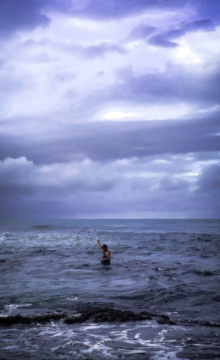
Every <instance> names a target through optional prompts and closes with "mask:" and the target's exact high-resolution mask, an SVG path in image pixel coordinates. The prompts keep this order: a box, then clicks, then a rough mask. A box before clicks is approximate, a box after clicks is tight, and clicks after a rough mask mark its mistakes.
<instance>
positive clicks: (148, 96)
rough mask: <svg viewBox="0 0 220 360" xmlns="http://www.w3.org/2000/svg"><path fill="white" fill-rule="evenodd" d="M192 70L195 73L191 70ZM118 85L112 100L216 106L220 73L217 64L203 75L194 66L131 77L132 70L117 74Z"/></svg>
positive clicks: (219, 89)
mask: <svg viewBox="0 0 220 360" xmlns="http://www.w3.org/2000/svg"><path fill="white" fill-rule="evenodd" d="M194 68H195V71H194ZM117 77H118V79H120V80H122V82H123V83H122V84H118V85H117V86H116V87H115V88H114V90H113V89H112V93H114V94H115V98H116V99H120V100H123V99H124V100H125V99H127V101H129V100H130V99H132V101H133V102H135V101H137V102H144V101H145V102H146V101H147V102H150V103H152V102H153V101H154V100H156V101H160V102H166V103H167V102H169V103H170V105H171V104H175V103H177V102H184V101H185V102H187V103H196V104H202V105H203V106H204V104H207V105H209V104H210V105H215V104H219V103H220V71H219V68H218V63H216V64H215V63H212V70H211V71H210V72H208V73H206V67H204V71H202V70H200V71H199V72H198V71H197V68H196V67H193V66H190V67H183V66H179V65H174V64H172V63H168V64H167V69H166V71H164V72H160V73H158V72H155V73H147V74H142V75H135V74H134V72H133V71H132V69H130V68H127V69H120V70H118V71H117Z"/></svg>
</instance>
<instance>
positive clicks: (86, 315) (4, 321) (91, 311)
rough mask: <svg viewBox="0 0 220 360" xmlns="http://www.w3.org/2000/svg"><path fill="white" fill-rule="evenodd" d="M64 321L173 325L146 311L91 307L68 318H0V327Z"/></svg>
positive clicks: (165, 317) (61, 316) (44, 316)
mask: <svg viewBox="0 0 220 360" xmlns="http://www.w3.org/2000/svg"><path fill="white" fill-rule="evenodd" d="M61 319H64V322H65V323H66V324H74V323H82V322H86V321H92V322H127V321H142V320H156V321H157V322H158V323H159V324H170V325H173V324H174V322H172V321H171V320H170V319H169V317H168V316H166V315H157V314H151V313H148V312H146V311H142V312H140V313H135V312H133V311H131V310H119V309H114V308H109V307H92V308H86V309H85V308H79V309H75V312H74V313H73V314H71V315H70V316H68V314H67V313H59V314H57V313H47V314H44V315H38V316H23V315H14V316H7V317H0V325H2V326H8V325H14V324H30V323H33V322H40V323H43V322H49V321H51V320H61Z"/></svg>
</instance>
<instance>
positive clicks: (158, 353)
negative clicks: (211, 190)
mask: <svg viewBox="0 0 220 360" xmlns="http://www.w3.org/2000/svg"><path fill="white" fill-rule="evenodd" d="M85 227H91V228H93V229H95V230H96V231H97V233H98V236H99V239H100V242H101V244H103V243H106V244H107V245H108V247H109V250H110V252H111V265H109V266H103V265H102V264H100V259H101V257H102V253H101V251H100V250H99V248H98V246H97V243H96V240H97V239H96V238H95V236H94V243H93V244H92V245H93V246H91V247H90V244H89V245H88V247H85V248H83V246H81V247H80V244H79V241H78V240H77V234H78V233H79V231H80V230H81V229H83V228H85ZM80 241H83V239H82V238H80ZM91 241H93V240H91ZM0 244H1V247H0V320H1V319H2V318H5V317H8V316H14V315H16V314H20V315H22V316H26V317H33V316H36V315H44V314H49V313H55V314H62V313H64V312H65V313H67V314H72V313H73V314H78V312H79V310H78V309H79V308H82V309H83V308H84V309H88V308H110V309H121V310H123V311H125V310H132V311H133V312H135V313H140V312H142V311H146V312H149V313H152V314H156V315H166V316H168V317H169V319H170V320H171V323H160V322H158V321H157V318H155V317H153V318H152V319H149V320H137V321H128V322H121V321H114V322H111V321H103V322H95V321H93V320H92V319H91V320H87V321H86V322H82V323H73V324H67V323H65V322H64V319H60V320H54V319H51V320H50V321H47V322H40V321H39V322H38V321H35V322H32V323H30V324H24V323H17V324H12V325H10V326H0V332H1V336H0V359H1V360H3V359H5V360H6V359H7V360H10V359H53V360H54V359H97V360H98V359H108V358H109V359H151V360H159V359H172V360H174V359H185V360H187V359H193V360H195V359H220V221H219V220H20V221H16V220H1V221H0ZM77 316H79V314H78V315H77Z"/></svg>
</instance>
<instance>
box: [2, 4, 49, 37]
mask: <svg viewBox="0 0 220 360" xmlns="http://www.w3.org/2000/svg"><path fill="white" fill-rule="evenodd" d="M41 5H42V3H41V1H39V2H37V1H30V0H19V1H15V0H1V3H0V36H7V35H10V34H12V33H14V32H15V31H18V30H32V29H34V28H36V27H37V26H46V25H48V24H49V23H50V19H49V18H48V17H47V16H46V15H44V14H41Z"/></svg>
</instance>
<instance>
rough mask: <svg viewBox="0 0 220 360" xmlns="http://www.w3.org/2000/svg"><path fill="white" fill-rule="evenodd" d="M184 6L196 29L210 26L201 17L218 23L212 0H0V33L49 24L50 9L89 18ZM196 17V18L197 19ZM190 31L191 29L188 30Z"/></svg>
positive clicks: (216, 9) (179, 8)
mask: <svg viewBox="0 0 220 360" xmlns="http://www.w3.org/2000/svg"><path fill="white" fill-rule="evenodd" d="M186 5H191V7H192V8H193V9H194V10H193V11H194V17H195V18H196V21H195V23H194V25H191V27H193V26H194V28H196V27H197V26H199V27H200V28H206V29H209V27H210V24H209V23H208V22H207V21H206V20H201V17H202V19H204V16H206V17H208V18H210V19H212V20H213V21H214V23H215V25H217V24H219V23H220V16H219V14H220V12H219V9H220V4H219V1H218V0H216V1H215V0H213V1H212V3H211V5H210V1H209V0H203V1H202V2H201V1H200V0H193V1H192V0H191V1H189V2H187V3H186V2H179V1H178V2H177V1H176V0H166V1H162V0H147V1H146V0H136V1H134V0H121V1H120V2H119V1H118V0H82V1H80V2H78V1H72V0H62V1H61V0H47V1H44V0H19V1H17V0H1V4H0V33H1V35H3V36H6V35H7V34H8V35H10V34H13V33H14V32H16V31H19V30H32V29H34V28H36V27H37V26H46V25H48V24H49V23H50V19H49V17H48V16H47V15H45V14H47V13H48V12H49V13H50V12H51V11H52V12H54V11H56V12H57V11H59V12H62V13H64V14H65V13H66V14H68V16H70V15H72V16H74V17H77V16H78V17H80V16H82V17H88V18H93V19H97V20H104V19H113V18H122V17H126V16H129V15H132V14H138V13H142V12H143V11H146V10H148V9H157V10H158V11H161V10H166V9H168V10H170V9H175V10H177V9H178V10H179V11H181V9H182V8H184V7H185V6H186ZM198 19H199V20H198ZM189 31H190V30H189Z"/></svg>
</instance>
